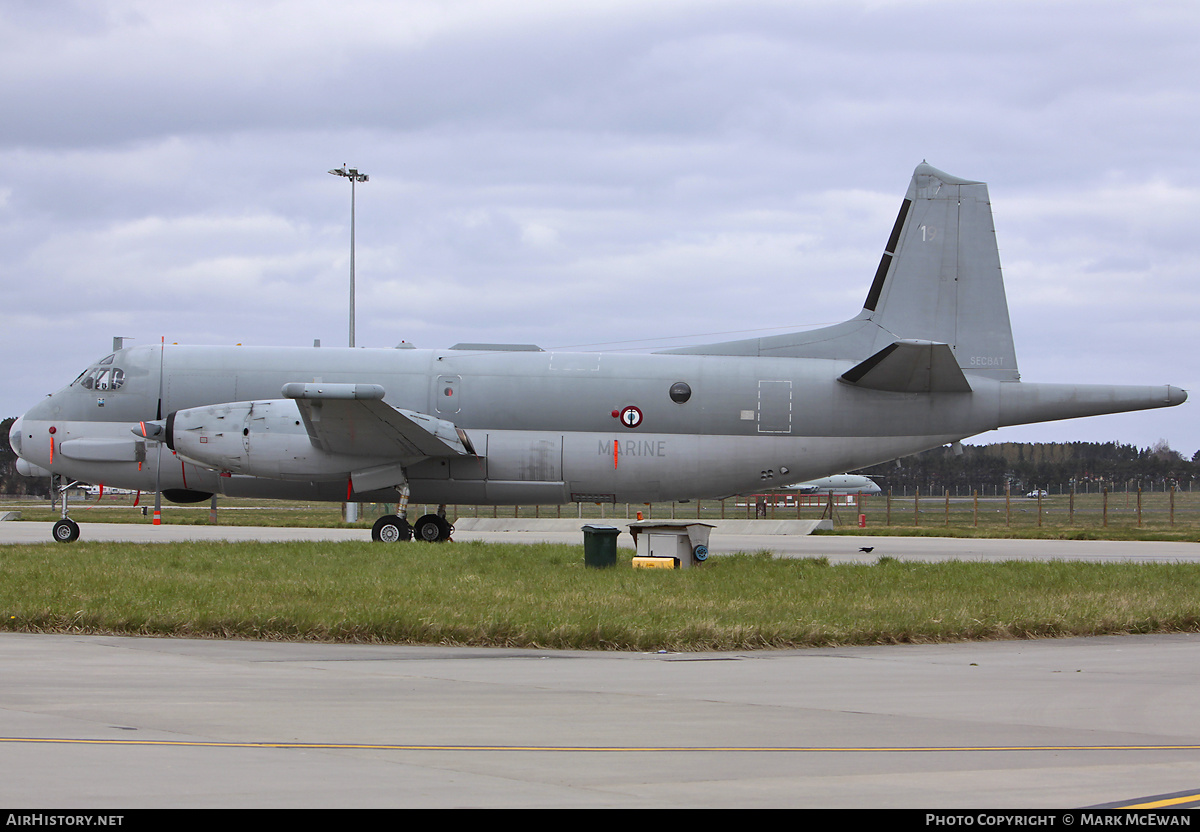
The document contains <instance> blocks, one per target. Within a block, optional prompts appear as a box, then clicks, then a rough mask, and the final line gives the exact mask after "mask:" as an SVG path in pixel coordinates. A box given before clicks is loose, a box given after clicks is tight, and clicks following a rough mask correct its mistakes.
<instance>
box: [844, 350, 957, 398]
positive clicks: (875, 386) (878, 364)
mask: <svg viewBox="0 0 1200 832" xmlns="http://www.w3.org/2000/svg"><path fill="white" fill-rule="evenodd" d="M841 380H842V381H844V382H846V383H847V384H853V385H855V386H856V387H865V388H867V389H870V390H887V391H889V392H892V393H970V392H971V384H970V382H968V381H967V377H966V376H965V375H963V371H962V368H960V367H959V366H958V360H957V359H956V358H955V357H954V352H953V351H952V350H951V349H950V345H949V344H939V343H937V342H934V341H916V340H901V341H896V342H894V343H892V344H888V345H887V346H886V347H884V348H883V349H881V350H880V351H879V352H877V353H875V354H874V355H872V356H871V357H870V358H868V359H867V360H866V361H863V362H861V363H860V364H857V365H855V366H854V367H852V368H851V369H849V370H847V371H846V372H845V373H843V374H842V376H841Z"/></svg>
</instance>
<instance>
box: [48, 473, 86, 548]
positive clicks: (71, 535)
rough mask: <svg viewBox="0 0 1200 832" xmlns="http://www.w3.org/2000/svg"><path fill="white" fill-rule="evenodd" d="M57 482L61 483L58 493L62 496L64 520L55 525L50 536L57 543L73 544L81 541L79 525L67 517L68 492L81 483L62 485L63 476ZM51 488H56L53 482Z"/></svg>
mask: <svg viewBox="0 0 1200 832" xmlns="http://www.w3.org/2000/svg"><path fill="white" fill-rule="evenodd" d="M57 480H58V482H59V483H60V485H59V487H58V491H59V493H60V494H62V519H61V520H59V521H58V522H57V523H55V524H54V529H53V530H52V531H51V532H50V534H51V536H52V537H53V538H54V540H55V542H57V543H71V542H72V541H75V540H78V539H79V524H78V523H76V522H75V521H74V520H72V519H71V518H70V517H68V516H67V512H68V508H67V495H68V490H69V489H71V488H74V487H75V486H76V485H79V483H78V482H72V483H71V484H70V485H61V483H62V475H59V476H58V477H57ZM50 487H51V488H52V489H53V488H54V484H53V482H52V483H51V486H50Z"/></svg>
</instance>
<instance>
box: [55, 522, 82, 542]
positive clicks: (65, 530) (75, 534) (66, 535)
mask: <svg viewBox="0 0 1200 832" xmlns="http://www.w3.org/2000/svg"><path fill="white" fill-rule="evenodd" d="M51 534H52V535H53V536H54V539H55V540H56V541H57V542H59V543H71V542H72V541H75V540H78V539H79V524H78V523H76V522H75V521H74V520H72V519H71V518H70V517H64V518H63V519H61V520H59V521H58V522H57V523H55V524H54V530H53V531H52V532H51Z"/></svg>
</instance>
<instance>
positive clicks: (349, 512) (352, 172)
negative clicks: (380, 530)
mask: <svg viewBox="0 0 1200 832" xmlns="http://www.w3.org/2000/svg"><path fill="white" fill-rule="evenodd" d="M329 172H330V173H332V174H333V175H334V176H341V177H344V178H346V179H349V180H350V346H351V347H353V346H354V186H355V185H357V184H358V183H359V182H366V181H368V180H369V177H368V176H367V175H366V174H365V173H359V172H358V169H357V168H347V167H346V166H345V164H343V165H342V166H341V167H340V168H334V169H333V170H331V171H329ZM345 519H346V522H347V523H354V522H356V521H357V520H358V503H351V502H347V503H345Z"/></svg>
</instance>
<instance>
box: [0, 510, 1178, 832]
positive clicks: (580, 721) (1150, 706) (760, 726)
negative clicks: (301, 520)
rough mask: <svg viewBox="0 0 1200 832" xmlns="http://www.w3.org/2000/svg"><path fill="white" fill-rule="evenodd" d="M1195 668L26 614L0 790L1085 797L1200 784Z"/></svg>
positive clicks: (948, 542)
mask: <svg viewBox="0 0 1200 832" xmlns="http://www.w3.org/2000/svg"><path fill="white" fill-rule="evenodd" d="M85 534H86V536H87V539H92V540H103V539H116V540H163V539H196V538H213V537H216V538H219V539H233V540H237V539H296V538H298V537H303V538H314V537H315V538H317V539H329V540H338V539H365V538H366V537H367V534H366V533H365V532H362V531H353V530H351V531H347V530H335V529H329V530H296V529H270V530H266V529H253V528H246V527H228V526H226V527H221V526H218V527H208V526H161V527H158V528H155V527H152V526H144V525H128V526H118V525H110V524H98V523H97V524H89V525H88V526H86V527H85ZM470 534H482V533H465V532H464V533H463V535H462V537H467V536H469V535H470ZM555 535H559V536H561V537H563V539H567V540H570V541H572V542H579V538H580V535H579V533H578V532H575V533H570V534H566V533H555V534H550V535H543V536H549V537H551V538H553V537H554V536H555ZM488 536H489V537H490V538H491V539H500V540H510V539H514V538H521V539H527V538H528V537H530V536H537V533H529V532H524V533H515V532H512V533H491V534H489V535H488ZM48 537H49V524H39V523H14V522H6V523H0V541H4V542H18V541H19V540H22V539H25V538H28V540H30V541H39V540H48ZM48 545H55V544H48ZM395 545H425V544H416V543H413V544H395ZM864 545H875V547H876V548H875V551H874V552H873V553H871V554H870V555H864V554H859V553H858V552H857V549H858V547H859V546H864ZM713 548H714V549H715V550H717V551H731V550H737V549H743V550H749V551H754V550H756V549H760V548H770V549H773V550H776V551H779V552H781V553H782V554H784V555H789V556H806V555H822V554H823V555H826V556H829V557H830V558H831V559H834V560H853V559H860V558H869V559H873V558H875V557H877V556H878V555H880V554H888V555H891V556H895V557H921V558H934V559H939V558H949V557H957V558H962V559H1004V558H1018V557H1040V558H1044V557H1079V558H1084V559H1096V560H1107V559H1121V560H1197V559H1200V544H1178V543H1171V544H1150V543H1136V544H1133V543H1112V542H1099V543H1097V542H1087V541H1014V540H958V539H951V538H943V539H938V538H874V539H866V538H841V537H836V536H815V537H794V536H780V535H751V536H745V535H714V536H713ZM1197 690H1200V635H1165V636H1126V637H1104V638H1092V639H1063V640H1045V641H1025V642H987V643H971V644H946V645H893V646H876V647H847V648H836V649H811V650H798V651H759V652H744V653H703V654H631V653H585V652H575V651H539V650H504V649H466V648H463V649H456V648H448V647H436V646H435V647H400V646H355V645H324V644H287V643H257V642H242V641H215V640H211V641H200V640H186V639H148V638H123V637H100V636H61V635H27V634H12V633H8V634H0V743H3V745H4V752H5V753H4V758H3V759H4V760H5V764H4V771H5V774H6V776H5V777H3V778H0V802H3V803H6V804H8V805H26V806H37V807H39V808H94V809H105V808H114V809H122V808H137V807H289V808H292V807H407V806H422V807H458V806H486V807H524V806H529V807H560V806H564V807H565V806H570V807H637V808H641V807H676V806H678V807H689V808H694V807H701V806H703V807H708V806H711V807H744V806H763V807H768V806H781V807H804V806H824V807H896V808H903V807H911V808H921V809H930V808H958V809H962V808H970V807H986V808H1001V809H1002V808H1059V809H1062V808H1077V807H1085V806H1097V805H1102V804H1113V803H1129V802H1136V801H1138V800H1140V799H1142V798H1144V797H1146V796H1149V795H1163V794H1169V793H1175V792H1181V793H1186V794H1191V793H1192V792H1193V790H1195V789H1196V788H1197V787H1198V786H1200V704H1198V703H1200V697H1197V696H1196V691H1197Z"/></svg>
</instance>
